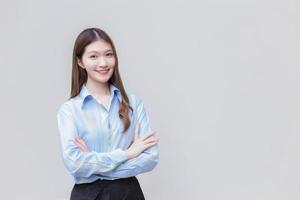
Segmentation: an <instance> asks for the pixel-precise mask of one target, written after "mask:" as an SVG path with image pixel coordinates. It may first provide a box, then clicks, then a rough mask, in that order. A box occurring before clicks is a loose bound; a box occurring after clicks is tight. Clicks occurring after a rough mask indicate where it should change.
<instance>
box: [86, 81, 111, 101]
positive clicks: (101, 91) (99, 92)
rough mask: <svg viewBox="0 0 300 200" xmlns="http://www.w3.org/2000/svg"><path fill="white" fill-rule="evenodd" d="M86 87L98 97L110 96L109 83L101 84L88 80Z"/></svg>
mask: <svg viewBox="0 0 300 200" xmlns="http://www.w3.org/2000/svg"><path fill="white" fill-rule="evenodd" d="M86 87H87V88H88V89H89V90H90V91H91V93H92V94H93V95H95V96H96V97H105V96H110V88H109V83H107V82H106V83H99V82H95V81H91V80H89V79H88V80H87V83H86Z"/></svg>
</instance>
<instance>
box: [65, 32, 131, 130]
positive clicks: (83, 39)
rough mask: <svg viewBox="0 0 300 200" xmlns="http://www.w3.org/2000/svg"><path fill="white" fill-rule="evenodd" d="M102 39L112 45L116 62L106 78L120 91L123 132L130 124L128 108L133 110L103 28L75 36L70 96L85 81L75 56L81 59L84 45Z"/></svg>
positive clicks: (84, 71) (75, 94) (84, 75)
mask: <svg viewBox="0 0 300 200" xmlns="http://www.w3.org/2000/svg"><path fill="white" fill-rule="evenodd" d="M100 39H101V40H104V41H105V42H107V43H109V44H110V45H111V47H112V50H113V53H114V56H115V59H116V63H115V67H114V71H113V74H112V76H111V78H110V79H109V80H108V82H109V84H113V85H115V86H116V87H117V88H118V89H119V90H120V92H121V95H122V102H121V103H120V106H119V107H120V109H119V117H120V118H121V120H122V121H123V124H124V130H123V132H125V131H127V129H128V128H129V126H130V123H131V121H130V118H129V113H128V112H129V109H130V110H131V111H133V109H132V107H131V106H130V104H129V99H128V96H127V94H126V91H125V89H124V86H123V83H122V79H121V76H120V73H119V67H118V56H117V52H116V49H115V46H114V44H113V41H112V40H111V38H110V37H109V36H108V34H107V33H105V32H104V31H103V30H101V29H99V28H88V29H85V30H83V31H82V32H81V33H80V34H79V35H78V36H77V38H76V41H75V44H74V49H73V60H72V81H71V96H70V98H73V97H75V96H77V95H78V94H79V92H80V90H81V87H82V85H83V84H84V83H86V81H87V72H86V70H85V69H83V68H81V67H80V66H79V65H78V63H77V58H79V59H81V58H82V55H83V53H84V51H85V47H86V46H87V45H89V44H91V43H92V42H95V41H98V40H100Z"/></svg>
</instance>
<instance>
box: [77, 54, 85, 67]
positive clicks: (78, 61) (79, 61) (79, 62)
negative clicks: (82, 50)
mask: <svg viewBox="0 0 300 200" xmlns="http://www.w3.org/2000/svg"><path fill="white" fill-rule="evenodd" d="M77 64H78V65H79V66H80V67H81V68H82V69H84V65H83V64H82V62H81V60H80V59H79V58H78V57H77Z"/></svg>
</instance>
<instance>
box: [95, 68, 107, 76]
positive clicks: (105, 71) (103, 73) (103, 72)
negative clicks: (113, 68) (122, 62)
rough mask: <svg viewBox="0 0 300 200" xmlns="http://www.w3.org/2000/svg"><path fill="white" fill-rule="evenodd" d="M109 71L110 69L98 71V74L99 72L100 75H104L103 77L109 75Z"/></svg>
mask: <svg viewBox="0 0 300 200" xmlns="http://www.w3.org/2000/svg"><path fill="white" fill-rule="evenodd" d="M108 71H109V69H105V70H97V72H98V73H99V74H102V75H105V74H107V73H108Z"/></svg>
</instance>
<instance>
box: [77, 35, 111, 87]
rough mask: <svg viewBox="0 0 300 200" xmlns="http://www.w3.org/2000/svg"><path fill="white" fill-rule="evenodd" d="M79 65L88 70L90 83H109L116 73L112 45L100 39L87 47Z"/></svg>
mask: <svg viewBox="0 0 300 200" xmlns="http://www.w3.org/2000/svg"><path fill="white" fill-rule="evenodd" d="M77 63H78V65H79V66H80V67H82V68H84V69H85V70H86V72H87V75H88V80H89V79H90V80H89V81H93V82H98V83H107V82H108V80H109V79H110V78H111V76H112V74H113V72H114V68H115V63H116V58H115V55H114V52H113V49H112V47H111V45H110V44H109V43H107V42H106V41H104V40H102V39H100V40H97V41H95V42H92V43H91V44H89V45H87V46H86V47H85V51H84V53H83V55H82V57H81V59H79V58H77Z"/></svg>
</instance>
